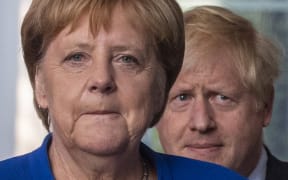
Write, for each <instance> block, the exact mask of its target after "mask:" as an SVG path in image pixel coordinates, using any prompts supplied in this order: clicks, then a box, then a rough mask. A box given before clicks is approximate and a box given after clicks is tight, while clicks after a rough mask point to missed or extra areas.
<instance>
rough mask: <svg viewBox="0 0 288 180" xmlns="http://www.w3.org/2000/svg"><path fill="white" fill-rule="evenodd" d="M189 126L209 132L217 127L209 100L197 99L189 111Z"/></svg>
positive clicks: (191, 128)
mask: <svg viewBox="0 0 288 180" xmlns="http://www.w3.org/2000/svg"><path fill="white" fill-rule="evenodd" d="M189 116H190V117H189V127H190V130H191V131H198V132H199V133H208V132H210V131H211V130H213V129H215V128H216V122H215V120H214V118H213V112H212V109H211V106H210V104H209V102H208V100H205V99H204V98H201V99H197V100H196V99H195V101H194V103H193V104H192V107H191V109H190V113H189Z"/></svg>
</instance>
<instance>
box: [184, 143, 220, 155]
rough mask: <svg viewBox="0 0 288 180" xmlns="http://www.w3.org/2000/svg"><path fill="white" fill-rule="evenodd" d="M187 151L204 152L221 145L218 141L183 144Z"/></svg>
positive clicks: (217, 148) (213, 149) (216, 148)
mask: <svg viewBox="0 0 288 180" xmlns="http://www.w3.org/2000/svg"><path fill="white" fill-rule="evenodd" d="M185 147H186V148H187V149H188V150H189V151H193V152H199V153H205V152H212V151H218V150H220V149H221V148H222V147H223V145H222V144H220V143H201V144H200V143H199V144H197V143H196V144H189V145H186V146H185Z"/></svg>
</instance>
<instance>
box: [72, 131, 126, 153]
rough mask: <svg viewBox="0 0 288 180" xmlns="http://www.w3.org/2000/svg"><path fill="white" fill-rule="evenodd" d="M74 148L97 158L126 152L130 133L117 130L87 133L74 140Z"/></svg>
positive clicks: (78, 135) (77, 136) (76, 136)
mask: <svg viewBox="0 0 288 180" xmlns="http://www.w3.org/2000/svg"><path fill="white" fill-rule="evenodd" d="M72 142H73V143H74V147H77V148H79V149H80V150H81V151H84V152H87V153H91V154H93V155H96V156H109V155H115V154H117V153H119V154H120V153H121V152H124V151H125V149H126V148H127V146H128V144H129V136H128V133H125V132H119V131H118V133H117V130H116V131H115V130H114V131H110V132H107V133H99V132H97V131H94V132H89V131H88V132H85V134H83V133H82V134H77V135H75V136H74V138H73V139H72Z"/></svg>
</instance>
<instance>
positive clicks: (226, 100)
mask: <svg viewBox="0 0 288 180" xmlns="http://www.w3.org/2000/svg"><path fill="white" fill-rule="evenodd" d="M214 102H215V103H216V104H218V105H221V106H225V107H230V106H233V105H234V104H235V101H234V100H233V99H231V98H230V97H228V96H225V95H222V94H217V95H216V96H215V97H214Z"/></svg>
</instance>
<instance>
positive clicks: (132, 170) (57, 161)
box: [49, 139, 147, 180]
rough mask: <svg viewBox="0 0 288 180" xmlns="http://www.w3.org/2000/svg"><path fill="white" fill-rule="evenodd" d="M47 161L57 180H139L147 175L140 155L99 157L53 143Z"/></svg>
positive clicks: (127, 153)
mask: <svg viewBox="0 0 288 180" xmlns="http://www.w3.org/2000/svg"><path fill="white" fill-rule="evenodd" d="M49 157H50V163H51V167H52V170H53V174H54V176H55V178H56V179H57V180H61V179H65V180H73V179H105V180H106V179H107V180H109V179H111V180H112V179H117V180H118V179H123V180H124V179H125V180H129V179H131V180H132V179H133V180H135V179H136V180H137V179H139V180H142V179H143V178H142V177H143V174H144V173H147V172H145V167H144V165H143V160H142V158H141V156H140V153H139V151H137V152H123V153H122V154H119V155H113V156H105V157H103V156H100V157H98V156H96V155H92V154H89V153H87V152H83V151H80V150H78V149H77V148H65V146H64V145H63V144H62V143H61V142H57V140H56V139H53V140H52V143H51V146H50V148H49ZM144 180H146V179H145V178H144Z"/></svg>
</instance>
